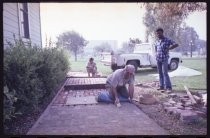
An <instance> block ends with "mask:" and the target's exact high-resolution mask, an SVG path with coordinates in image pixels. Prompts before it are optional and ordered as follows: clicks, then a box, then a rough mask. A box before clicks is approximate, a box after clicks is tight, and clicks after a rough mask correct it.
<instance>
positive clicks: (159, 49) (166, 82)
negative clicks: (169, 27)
mask: <svg viewBox="0 0 210 138" xmlns="http://www.w3.org/2000/svg"><path fill="white" fill-rule="evenodd" d="M155 33H156V36H157V40H156V42H155V51H156V60H157V69H158V73H159V81H160V87H159V88H158V90H160V91H162V92H164V89H166V92H167V93H171V92H172V86H171V81H170V78H169V75H168V59H169V50H171V49H174V48H176V47H178V46H179V45H178V44H177V43H175V42H174V41H173V40H171V39H169V38H167V37H165V36H164V35H163V29H162V28H158V29H157V30H156V32H155Z"/></svg>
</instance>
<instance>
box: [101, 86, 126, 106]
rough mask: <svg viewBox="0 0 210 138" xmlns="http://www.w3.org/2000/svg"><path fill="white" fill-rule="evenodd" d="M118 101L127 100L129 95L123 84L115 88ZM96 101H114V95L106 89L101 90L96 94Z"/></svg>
mask: <svg viewBox="0 0 210 138" xmlns="http://www.w3.org/2000/svg"><path fill="white" fill-rule="evenodd" d="M117 93H118V98H119V100H120V102H129V99H128V97H129V95H128V91H127V88H126V87H125V86H122V87H118V88H117ZM98 102H106V103H114V97H113V95H112V94H110V92H109V91H108V90H104V91H101V92H100V93H99V95H98Z"/></svg>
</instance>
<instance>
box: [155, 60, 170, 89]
mask: <svg viewBox="0 0 210 138" xmlns="http://www.w3.org/2000/svg"><path fill="white" fill-rule="evenodd" d="M157 69H158V73H159V81H160V88H162V89H163V88H166V89H170V90H171V89H172V87H171V81H170V78H169V76H168V60H166V61H162V62H160V61H157Z"/></svg>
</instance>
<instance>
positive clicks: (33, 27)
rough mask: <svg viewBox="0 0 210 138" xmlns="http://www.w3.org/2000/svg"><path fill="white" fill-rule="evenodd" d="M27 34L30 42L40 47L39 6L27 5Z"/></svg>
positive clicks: (37, 4) (36, 4) (34, 4)
mask: <svg viewBox="0 0 210 138" xmlns="http://www.w3.org/2000/svg"><path fill="white" fill-rule="evenodd" d="M28 13H29V14H28V18H29V33H30V38H31V41H32V42H33V43H35V44H37V45H38V46H41V45H42V41H41V39H42V38H41V22H40V4H39V3H29V4H28Z"/></svg>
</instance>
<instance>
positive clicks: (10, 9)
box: [3, 3, 42, 47]
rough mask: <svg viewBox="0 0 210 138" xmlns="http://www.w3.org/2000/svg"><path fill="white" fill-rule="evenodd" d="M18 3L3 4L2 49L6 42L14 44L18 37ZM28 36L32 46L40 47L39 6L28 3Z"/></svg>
mask: <svg viewBox="0 0 210 138" xmlns="http://www.w3.org/2000/svg"><path fill="white" fill-rule="evenodd" d="M18 10H19V9H18V3H3V39H4V47H7V46H8V44H7V41H10V42H12V43H13V42H14V38H13V35H15V37H16V38H18V37H19V36H20V26H19V11H18ZM28 20H29V34H30V40H31V42H32V44H36V45H38V46H42V38H41V22H40V4H39V3H28Z"/></svg>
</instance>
